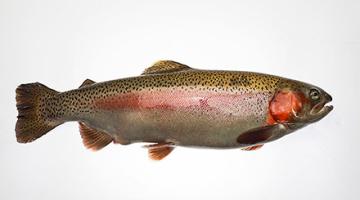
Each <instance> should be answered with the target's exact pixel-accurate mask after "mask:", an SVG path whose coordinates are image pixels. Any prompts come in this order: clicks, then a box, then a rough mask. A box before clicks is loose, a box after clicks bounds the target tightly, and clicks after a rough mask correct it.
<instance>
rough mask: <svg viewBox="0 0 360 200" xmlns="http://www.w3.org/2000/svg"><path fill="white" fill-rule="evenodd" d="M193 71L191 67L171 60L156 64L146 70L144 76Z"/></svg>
mask: <svg viewBox="0 0 360 200" xmlns="http://www.w3.org/2000/svg"><path fill="white" fill-rule="evenodd" d="M189 69H191V68H190V67H189V66H187V65H184V64H181V63H178V62H175V61H171V60H160V61H158V62H156V63H154V64H153V65H152V66H151V67H149V68H147V69H145V71H144V72H143V73H142V75H147V74H161V73H170V72H178V71H184V70H189Z"/></svg>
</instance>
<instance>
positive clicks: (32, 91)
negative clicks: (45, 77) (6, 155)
mask: <svg viewBox="0 0 360 200" xmlns="http://www.w3.org/2000/svg"><path fill="white" fill-rule="evenodd" d="M56 94H58V92H57V91H55V90H52V89H50V88H48V87H46V86H45V85H43V84H41V83H29V84H22V85H20V86H19V87H18V88H17V89H16V107H17V110H18V120H17V122H16V127H15V131H16V139H17V141H18V142H19V143H28V142H32V141H34V140H36V139H37V138H39V137H41V136H43V135H44V134H46V133H47V132H49V131H50V130H52V129H53V128H55V127H56V126H58V125H60V124H61V122H58V121H54V120H51V119H48V118H47V116H46V113H45V102H46V100H47V99H48V98H51V97H53V96H55V95H56Z"/></svg>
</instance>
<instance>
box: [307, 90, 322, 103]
mask: <svg viewBox="0 0 360 200" xmlns="http://www.w3.org/2000/svg"><path fill="white" fill-rule="evenodd" d="M309 96H310V98H311V99H312V100H314V101H315V100H319V99H320V91H319V90H318V89H315V88H312V89H310V93H309Z"/></svg>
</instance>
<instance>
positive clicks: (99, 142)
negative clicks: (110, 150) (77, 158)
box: [79, 122, 113, 151]
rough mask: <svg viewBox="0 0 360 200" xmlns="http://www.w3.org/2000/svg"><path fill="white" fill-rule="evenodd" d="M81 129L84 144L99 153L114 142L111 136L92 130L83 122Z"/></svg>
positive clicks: (80, 124) (80, 123)
mask: <svg viewBox="0 0 360 200" xmlns="http://www.w3.org/2000/svg"><path fill="white" fill-rule="evenodd" d="M79 127H80V134H81V138H82V140H83V144H84V146H85V147H86V148H88V149H91V150H93V151H97V150H100V149H102V148H104V147H105V146H106V145H108V144H110V143H111V142H112V141H113V138H112V137H111V136H110V135H109V134H107V133H104V132H101V131H98V130H96V129H93V128H90V127H88V126H87V125H85V123H83V122H79Z"/></svg>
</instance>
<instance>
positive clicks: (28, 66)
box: [0, 0, 360, 200]
mask: <svg viewBox="0 0 360 200" xmlns="http://www.w3.org/2000/svg"><path fill="white" fill-rule="evenodd" d="M359 10H360V3H359V1H356V0H354V1H344V0H339V1H331V0H328V1H319V0H311V1H289V0H283V1H281V0H275V1H265V0H264V1H251V0H250V1H225V0H222V1H209V0H208V1H185V0H181V1H177V2H171V1H155V0H151V1H127V2H125V1H115V0H113V1H100V0H99V1H90V0H83V1H73V0H63V1H48V0H34V1H28V0H7V1H5V0H1V1H0V67H1V68H0V81H1V84H0V89H1V98H0V105H1V114H0V117H1V118H0V119H1V120H0V123H1V126H0V199H4V200H5V199H6V200H10V199H55V200H57V199H59V200H63V199H96V200H99V199H276V200H281V199H347V200H351V199H358V198H359V195H360V186H359V180H360V170H359V169H360V156H359V153H360V145H359V142H360V133H359V123H360V120H359V113H360V109H359V100H360V95H359V92H360V89H359V86H360V80H359V79H360V73H359V67H360V61H359V60H360V59H359V57H360V12H359ZM159 59H173V60H176V61H179V62H182V63H185V64H188V65H190V66H193V67H197V68H201V69H224V70H244V71H257V72H264V73H271V74H276V75H280V76H284V77H288V78H294V79H298V80H302V81H306V82H310V83H312V84H315V85H318V86H320V87H322V88H323V89H325V90H326V91H328V92H329V93H330V94H331V95H332V96H333V98H334V101H333V105H334V107H335V109H334V110H333V111H332V112H331V113H330V115H329V116H327V117H326V118H324V119H323V120H322V121H320V122H318V123H317V124H314V125H311V126H308V127H306V128H304V129H302V130H300V131H297V132H296V133H293V134H292V135H289V136H287V137H285V138H283V139H281V140H278V141H275V142H273V143H270V144H267V145H265V146H264V147H263V148H262V149H261V150H258V151H254V152H244V151H241V150H238V149H235V150H204V149H201V150H199V149H188V148H176V149H175V150H174V151H173V153H172V154H171V155H170V156H169V157H167V158H166V159H165V160H163V161H161V162H154V161H151V160H149V159H148V157H147V152H146V150H145V149H143V148H141V145H138V144H135V145H130V146H121V145H113V144H111V145H108V146H107V147H106V148H105V149H103V150H101V151H99V152H95V153H94V152H91V151H88V150H86V149H85V148H84V147H83V145H82V142H81V138H80V134H79V131H78V126H77V124H76V123H67V124H64V125H62V126H60V127H58V128H56V129H55V130H53V131H51V132H50V133H49V134H47V135H46V136H43V137H42V138H40V139H39V140H37V141H35V142H33V143H30V144H18V143H17V142H16V139H15V131H14V127H15V122H16V115H17V111H16V107H15V88H16V87H17V85H19V84H21V83H28V82H35V81H39V82H41V83H44V84H45V85H47V86H49V87H51V88H54V89H56V90H59V91H65V90H69V89H73V88H77V87H78V86H79V85H80V84H81V83H82V81H83V80H84V79H86V78H90V79H93V80H95V81H105V80H111V79H117V78H122V77H128V76H136V75H138V74H140V73H141V72H142V71H143V69H144V68H145V67H147V66H149V65H151V64H152V63H153V62H155V61H157V60H159Z"/></svg>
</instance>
